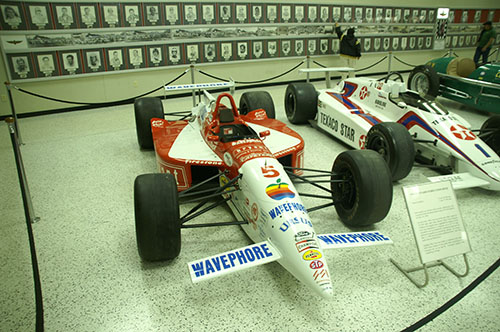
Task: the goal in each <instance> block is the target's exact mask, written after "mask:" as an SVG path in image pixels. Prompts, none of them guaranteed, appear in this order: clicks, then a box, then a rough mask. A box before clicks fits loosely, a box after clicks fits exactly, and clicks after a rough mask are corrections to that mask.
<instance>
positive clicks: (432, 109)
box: [389, 91, 448, 115]
mask: <svg viewBox="0 0 500 332" xmlns="http://www.w3.org/2000/svg"><path fill="white" fill-rule="evenodd" d="M389 99H390V100H391V101H392V102H393V103H394V104H396V105H398V106H399V107H405V106H411V107H416V108H418V109H421V110H422V111H425V112H429V113H432V114H438V115H447V114H448V111H447V110H446V109H445V108H444V107H443V106H442V105H441V104H440V103H439V102H438V101H437V100H435V99H426V98H424V97H422V96H420V95H419V94H418V93H416V92H413V91H406V92H403V93H398V94H392V93H391V94H389Z"/></svg>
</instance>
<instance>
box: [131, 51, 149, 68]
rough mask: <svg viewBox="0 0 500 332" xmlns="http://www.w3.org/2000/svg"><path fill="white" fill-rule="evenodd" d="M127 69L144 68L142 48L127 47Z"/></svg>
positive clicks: (144, 60) (144, 57) (144, 58)
mask: <svg viewBox="0 0 500 332" xmlns="http://www.w3.org/2000/svg"><path fill="white" fill-rule="evenodd" d="M127 58H128V68H133V69H139V68H145V67H146V56H145V54H144V47H129V48H128V49H127Z"/></svg>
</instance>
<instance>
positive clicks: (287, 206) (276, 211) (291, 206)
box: [268, 202, 306, 219]
mask: <svg viewBox="0 0 500 332" xmlns="http://www.w3.org/2000/svg"><path fill="white" fill-rule="evenodd" d="M289 211H302V212H306V208H305V206H304V205H302V204H300V203H295V202H291V203H283V204H280V205H277V206H275V207H274V208H273V209H272V210H269V211H268V213H269V216H270V217H271V219H274V218H276V217H280V216H281V215H282V214H283V213H284V212H289Z"/></svg>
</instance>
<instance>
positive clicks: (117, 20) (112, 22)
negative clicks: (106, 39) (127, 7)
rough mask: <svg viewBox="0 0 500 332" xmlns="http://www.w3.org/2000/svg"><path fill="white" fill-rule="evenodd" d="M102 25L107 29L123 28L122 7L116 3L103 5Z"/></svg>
mask: <svg viewBox="0 0 500 332" xmlns="http://www.w3.org/2000/svg"><path fill="white" fill-rule="evenodd" d="M101 15H102V25H103V27H106V28H115V27H120V26H121V16H120V6H119V5H117V4H115V3H102V4H101Z"/></svg>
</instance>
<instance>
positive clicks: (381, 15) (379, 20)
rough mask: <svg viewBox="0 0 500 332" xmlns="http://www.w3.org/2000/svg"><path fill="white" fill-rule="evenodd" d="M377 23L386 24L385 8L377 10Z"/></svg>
mask: <svg viewBox="0 0 500 332" xmlns="http://www.w3.org/2000/svg"><path fill="white" fill-rule="evenodd" d="M374 22H375V23H383V22H384V8H375V20H374Z"/></svg>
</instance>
